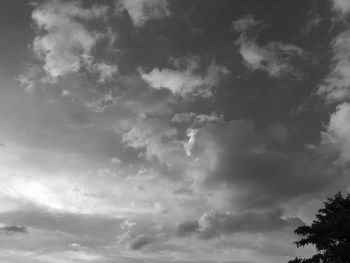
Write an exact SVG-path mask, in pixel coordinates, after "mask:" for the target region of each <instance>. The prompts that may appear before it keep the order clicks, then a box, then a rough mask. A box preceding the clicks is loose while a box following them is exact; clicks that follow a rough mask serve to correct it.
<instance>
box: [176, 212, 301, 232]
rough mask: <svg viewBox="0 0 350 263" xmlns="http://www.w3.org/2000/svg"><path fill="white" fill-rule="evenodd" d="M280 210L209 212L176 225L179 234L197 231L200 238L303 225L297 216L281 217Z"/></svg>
mask: <svg viewBox="0 0 350 263" xmlns="http://www.w3.org/2000/svg"><path fill="white" fill-rule="evenodd" d="M281 216H282V212H281V211H280V210H275V211H268V212H264V213H256V212H246V213H243V214H232V213H220V212H214V211H213V212H209V213H205V214H203V215H202V217H201V218H200V219H199V220H198V221H188V222H183V223H181V224H179V225H178V227H177V230H178V234H179V235H180V236H185V235H189V234H191V233H198V234H199V236H200V238H203V239H210V238H213V237H217V236H221V235H232V234H234V233H237V232H254V233H257V232H265V231H276V230H281V229H283V228H285V227H288V226H289V227H296V226H300V225H303V222H302V221H301V220H300V219H298V218H287V219H283V218H281Z"/></svg>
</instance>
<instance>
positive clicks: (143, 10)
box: [117, 0, 171, 26]
mask: <svg viewBox="0 0 350 263" xmlns="http://www.w3.org/2000/svg"><path fill="white" fill-rule="evenodd" d="M117 10H126V11H127V12H128V14H129V16H130V17H131V20H132V22H133V24H134V25H135V26H143V25H144V24H145V23H146V22H147V21H149V20H154V19H162V18H164V17H167V16H169V15H170V14H171V13H170V10H169V7H168V0H120V1H119V2H117Z"/></svg>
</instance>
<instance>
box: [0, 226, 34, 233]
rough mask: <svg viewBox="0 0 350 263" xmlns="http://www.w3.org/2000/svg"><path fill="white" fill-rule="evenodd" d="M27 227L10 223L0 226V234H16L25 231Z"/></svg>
mask: <svg viewBox="0 0 350 263" xmlns="http://www.w3.org/2000/svg"><path fill="white" fill-rule="evenodd" d="M27 232H28V230H27V227H25V226H16V225H11V226H0V235H1V234H6V235H13V234H18V233H27Z"/></svg>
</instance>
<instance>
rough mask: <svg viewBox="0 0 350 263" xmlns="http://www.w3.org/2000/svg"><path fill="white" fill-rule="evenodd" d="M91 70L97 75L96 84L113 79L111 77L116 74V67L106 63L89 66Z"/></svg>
mask: <svg viewBox="0 0 350 263" xmlns="http://www.w3.org/2000/svg"><path fill="white" fill-rule="evenodd" d="M91 70H92V72H93V73H96V74H98V75H99V79H98V80H97V82H99V83H102V84H103V83H106V82H107V81H109V80H112V79H113V76H114V75H115V74H116V73H117V72H118V67H117V66H116V65H112V64H107V63H96V64H93V65H92V66H91Z"/></svg>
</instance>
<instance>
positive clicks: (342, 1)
mask: <svg viewBox="0 0 350 263" xmlns="http://www.w3.org/2000/svg"><path fill="white" fill-rule="evenodd" d="M331 2H332V9H333V10H334V11H335V12H337V13H339V14H340V15H341V16H342V17H344V16H346V15H347V14H348V13H349V12H350V1H349V0H331Z"/></svg>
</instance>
